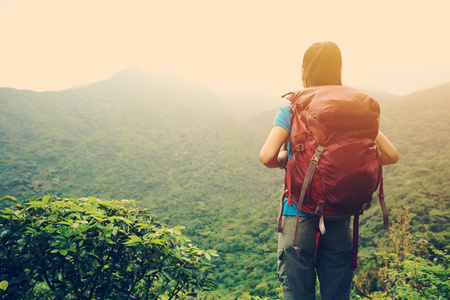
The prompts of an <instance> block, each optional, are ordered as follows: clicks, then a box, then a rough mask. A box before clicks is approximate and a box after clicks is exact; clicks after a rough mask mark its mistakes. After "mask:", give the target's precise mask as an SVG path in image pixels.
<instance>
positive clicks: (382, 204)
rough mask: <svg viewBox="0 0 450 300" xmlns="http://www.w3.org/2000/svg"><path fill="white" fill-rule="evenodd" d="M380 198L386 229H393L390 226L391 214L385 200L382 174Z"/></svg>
mask: <svg viewBox="0 0 450 300" xmlns="http://www.w3.org/2000/svg"><path fill="white" fill-rule="evenodd" d="M378 198H379V199H380V206H381V211H382V212H383V225H384V229H385V230H386V231H389V230H391V227H390V226H389V214H388V210H387V207H386V202H384V191H383V176H381V181H380V188H379V190H378Z"/></svg>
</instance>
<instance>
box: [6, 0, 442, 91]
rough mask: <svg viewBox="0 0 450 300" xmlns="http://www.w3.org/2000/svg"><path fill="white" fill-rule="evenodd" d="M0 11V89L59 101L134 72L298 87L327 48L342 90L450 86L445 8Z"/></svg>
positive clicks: (202, 5) (100, 3) (236, 86)
mask: <svg viewBox="0 0 450 300" xmlns="http://www.w3.org/2000/svg"><path fill="white" fill-rule="evenodd" d="M302 2H304V1H279V2H277V3H275V2H273V1H264V0H260V1H255V0H249V1H237V0H231V1H226V2H225V1H211V0H209V1H208V0H202V1H195V0H192V1H182V0H175V1H152V0H134V1H128V2H125V1H116V0H96V1H87V0H80V1H61V0H41V1H33V0H14V1H12V0H0V34H1V36H2V39H1V41H2V47H1V50H0V51H1V55H0V87H11V88H17V89H30V90H35V91H46V90H61V89H66V88H70V87H73V86H76V85H80V84H88V83H92V82H95V81H99V80H105V79H108V78H109V77H110V76H112V75H113V74H115V73H117V72H119V71H121V70H123V69H125V68H127V67H128V66H131V65H133V66H136V67H139V68H142V69H144V70H147V71H149V72H152V73H168V74H173V75H175V76H177V77H180V78H182V79H186V80H191V81H195V82H198V83H200V84H202V85H204V86H206V87H208V88H210V89H212V90H216V91H218V92H226V93H241V92H251V93H260V94H268V95H277V96H278V95H280V94H282V93H284V92H286V91H290V90H294V89H296V88H299V87H300V65H301V59H302V56H303V52H304V51H305V50H306V49H307V47H309V46H310V45H311V44H312V43H314V42H316V41H325V40H332V41H334V42H336V43H337V44H338V45H339V47H340V48H341V51H342V54H343V63H344V67H343V83H344V84H345V85H351V86H355V87H367V88H376V89H379V90H385V91H387V92H391V93H395V94H398V95H404V94H408V93H411V92H414V91H417V90H420V89H424V88H429V87H433V86H435V85H438V84H441V83H445V82H450V55H449V53H450V42H449V41H448V33H447V31H448V29H450V18H448V11H449V10H448V6H449V5H448V4H447V1H446V0H436V1H434V0H430V1H427V2H423V1H403V0H399V1H388V0H381V1H377V2H368V1H361V0H343V1H332V0H328V1H327V0H324V1H320V2H319V1H316V2H314V1H310V3H305V4H302Z"/></svg>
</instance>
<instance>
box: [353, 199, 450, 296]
mask: <svg viewBox="0 0 450 300" xmlns="http://www.w3.org/2000/svg"><path fill="white" fill-rule="evenodd" d="M394 214H395V215H396V217H395V219H394V221H393V225H392V230H391V231H390V232H389V233H388V237H387V239H386V240H379V246H378V248H377V249H376V250H375V251H373V252H372V254H371V255H370V256H369V257H368V258H367V259H366V260H365V262H364V263H363V265H365V267H363V269H362V270H359V271H358V274H357V276H355V278H354V284H355V289H356V290H357V295H356V297H357V299H361V298H362V297H365V298H368V299H374V300H375V299H411V300H415V299H436V300H441V299H450V281H449V278H450V269H449V267H450V255H448V254H447V253H445V252H444V251H441V250H438V249H436V248H435V247H434V246H433V245H432V244H431V243H430V242H429V237H428V226H426V225H425V226H424V227H425V231H424V232H423V233H422V234H419V233H416V234H411V221H412V218H413V217H414V216H415V215H414V214H413V213H410V212H409V207H408V206H405V207H404V210H401V211H399V210H394ZM358 295H359V296H362V297H358Z"/></svg>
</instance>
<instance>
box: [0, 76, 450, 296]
mask: <svg viewBox="0 0 450 300" xmlns="http://www.w3.org/2000/svg"><path fill="white" fill-rule="evenodd" d="M380 95H381V94H380ZM374 96H375V97H376V98H377V95H374ZM449 98H450V84H447V85H442V86H438V87H435V88H433V89H429V90H426V91H419V92H417V93H414V94H411V95H408V96H406V97H401V98H396V99H392V100H390V101H383V100H382V99H377V100H379V102H380V103H381V108H382V119H381V130H382V131H383V132H384V133H385V134H386V135H387V136H388V137H389V139H390V140H391V141H392V142H393V143H394V145H395V146H396V147H397V148H398V150H399V152H400V161H399V163H398V164H397V165H395V166H388V167H386V168H384V174H385V183H386V186H385V193H386V201H387V203H388V207H389V208H392V207H394V206H400V205H403V204H409V205H410V206H411V210H412V211H413V212H414V213H416V214H417V215H418V218H417V219H416V220H415V224H414V225H415V228H416V229H417V230H420V226H419V225H421V224H425V223H427V224H430V229H431V230H432V231H433V232H434V236H433V238H434V240H435V241H436V243H437V244H438V246H439V247H441V248H444V247H446V246H448V241H449V232H450V229H449V228H448V225H447V224H448V218H449V217H448V215H449V214H448V213H449V203H450V199H449V195H450V192H449V186H448V183H449V169H450V168H449V167H450V166H449V153H450V145H449V141H448V132H449V120H450V118H449V117H450V116H449V114H450V110H449V109H448V103H449V101H450V99H449ZM225 100H226V99H225V98H224V96H223V95H220V94H217V93H214V92H212V91H208V90H206V89H204V88H202V87H200V86H195V85H193V84H191V83H186V82H180V81H177V80H176V79H173V78H167V77H166V78H160V77H158V76H156V77H155V76H153V75H149V74H147V73H145V72H142V71H141V70H138V69H135V68H130V69H127V70H125V71H123V72H121V73H119V74H116V75H115V76H113V77H112V78H110V79H109V80H106V81H102V82H98V83H94V84H92V85H90V86H87V87H84V88H78V89H72V90H65V91H58V92H44V93H36V92H32V91H18V90H14V89H0V128H1V130H0V195H1V196H2V195H11V196H14V197H16V198H18V199H23V198H25V197H31V196H33V195H35V194H43V193H47V192H48V193H51V194H55V195H57V196H60V197H66V196H76V197H81V196H95V197H99V198H105V199H122V198H132V199H135V200H138V201H141V205H143V206H146V207H148V208H150V209H151V211H152V212H153V214H154V216H155V218H157V219H158V220H160V221H163V222H166V223H168V224H169V225H184V226H186V227H187V229H186V231H187V235H188V236H190V237H191V238H192V239H193V240H194V241H195V242H196V243H198V244H200V245H201V247H203V248H213V249H216V250H218V251H219V254H220V257H219V258H218V259H216V261H215V263H216V264H217V265H218V280H219V284H220V288H221V289H222V290H226V291H227V293H230V294H232V293H239V292H241V291H249V292H253V293H255V294H259V295H270V291H273V290H274V288H275V287H276V286H278V283H277V281H276V274H275V269H276V234H275V218H276V212H277V207H278V201H279V196H280V193H281V182H282V179H283V171H282V170H278V169H277V170H272V169H266V168H265V167H264V166H263V165H262V164H261V163H260V162H259V159H258V156H259V150H260V147H261V146H262V144H263V143H264V140H265V138H266V137H267V134H268V132H269V131H270V128H271V124H272V121H273V118H274V116H275V114H276V109H277V107H278V106H279V105H280V104H283V103H287V102H285V101H284V102H283V101H282V100H279V99H272V102H270V101H268V99H264V98H263V97H257V98H249V97H247V98H246V100H248V101H247V102H242V98H238V97H237V98H234V99H230V100H229V101H228V102H226V101H225ZM266 100H267V101H266ZM258 101H261V105H256V106H255V103H258ZM270 103H272V104H270ZM244 116H247V117H244ZM361 223H362V228H361V245H362V246H373V237H374V235H382V233H383V231H382V229H381V228H382V225H381V223H382V222H381V214H380V212H379V209H378V206H377V205H376V204H374V205H373V209H371V210H369V211H367V212H366V213H365V214H364V215H363V216H362V218H361Z"/></svg>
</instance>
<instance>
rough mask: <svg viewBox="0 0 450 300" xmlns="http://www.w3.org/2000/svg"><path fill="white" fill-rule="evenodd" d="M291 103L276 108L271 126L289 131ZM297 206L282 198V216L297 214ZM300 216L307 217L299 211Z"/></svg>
mask: <svg viewBox="0 0 450 300" xmlns="http://www.w3.org/2000/svg"><path fill="white" fill-rule="evenodd" d="M290 106H291V105H289V104H288V105H285V106H282V107H280V109H279V110H278V113H277V115H276V116H275V120H274V121H273V125H272V127H273V126H280V127H282V128H284V129H286V131H287V132H290V131H291V117H292V115H291V113H290V112H289V107H290ZM290 144H291V143H290V141H289V140H288V143H287V148H288V153H289V157H291V155H292V153H291V145H290ZM297 208H298V206H297V205H296V204H295V203H294V202H292V205H289V204H288V201H287V198H286V199H284V207H283V215H284V216H295V215H296V214H297ZM298 215H299V216H300V217H309V215H307V214H306V213H305V212H303V211H300V213H299V214H298Z"/></svg>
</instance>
